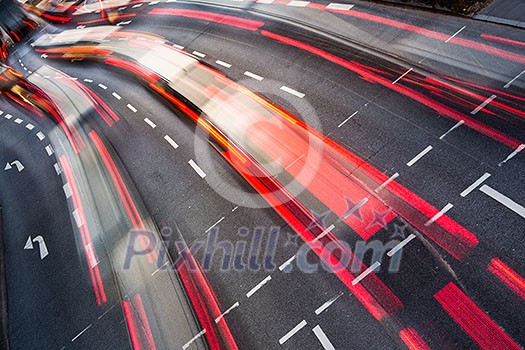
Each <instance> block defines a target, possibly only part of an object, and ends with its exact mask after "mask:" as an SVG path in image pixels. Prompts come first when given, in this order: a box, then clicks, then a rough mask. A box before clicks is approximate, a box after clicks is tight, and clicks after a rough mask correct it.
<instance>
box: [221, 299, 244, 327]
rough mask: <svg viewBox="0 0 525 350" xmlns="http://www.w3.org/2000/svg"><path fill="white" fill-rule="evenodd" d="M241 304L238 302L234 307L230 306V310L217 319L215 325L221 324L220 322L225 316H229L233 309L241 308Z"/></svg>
mask: <svg viewBox="0 0 525 350" xmlns="http://www.w3.org/2000/svg"><path fill="white" fill-rule="evenodd" d="M239 305H240V304H239V302H236V303H235V304H233V305H232V306H230V308H229V309H228V310H226V311H224V312H223V313H222V314H221V315H220V316H219V317H217V318H216V319H215V323H219V322H220V320H222V319H223V318H224V316H226V315H227V314H229V313H230V312H231V311H232V310H233V309H235V308H237V307H239Z"/></svg>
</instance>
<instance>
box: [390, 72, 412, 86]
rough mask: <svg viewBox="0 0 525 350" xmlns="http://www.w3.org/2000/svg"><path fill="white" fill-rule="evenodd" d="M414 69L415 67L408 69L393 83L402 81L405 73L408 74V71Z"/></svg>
mask: <svg viewBox="0 0 525 350" xmlns="http://www.w3.org/2000/svg"><path fill="white" fill-rule="evenodd" d="M412 69H414V68H410V69H409V70H407V71H406V72H405V73H403V74H402V75H401V76H400V77H399V78H397V79H396V80H394V81H393V82H392V85H394V84H395V83H397V82H398V81H400V80H401V79H403V78H404V77H405V75H407V74H408V73H410V72H412Z"/></svg>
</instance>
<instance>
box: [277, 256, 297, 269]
mask: <svg viewBox="0 0 525 350" xmlns="http://www.w3.org/2000/svg"><path fill="white" fill-rule="evenodd" d="M294 259H295V255H294V256H292V257H291V258H290V259H288V260H286V261H285V262H284V263H282V264H281V266H279V271H283V270H284V269H286V268H287V267H288V265H290V264H291V263H292V261H293V260H294Z"/></svg>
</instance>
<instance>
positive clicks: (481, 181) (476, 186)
mask: <svg viewBox="0 0 525 350" xmlns="http://www.w3.org/2000/svg"><path fill="white" fill-rule="evenodd" d="M489 177H490V174H489V173H485V174H483V175H481V177H480V178H479V179H477V180H476V181H475V182H474V183H473V184H472V185H470V186H469V187H467V188H466V189H465V190H464V191H463V192H461V193H460V194H459V195H460V196H461V197H466V196H468V194H469V193H470V192H472V191H474V190H475V189H476V188H478V186H479V185H481V184H482V183H483V182H484V181H485V180H486V179H488V178H489Z"/></svg>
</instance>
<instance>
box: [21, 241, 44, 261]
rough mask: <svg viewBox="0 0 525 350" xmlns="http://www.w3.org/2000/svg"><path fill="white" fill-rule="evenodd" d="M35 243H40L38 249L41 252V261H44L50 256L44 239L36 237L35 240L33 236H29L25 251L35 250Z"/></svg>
mask: <svg viewBox="0 0 525 350" xmlns="http://www.w3.org/2000/svg"><path fill="white" fill-rule="evenodd" d="M33 242H35V243H38V248H39V250H40V260H44V258H45V257H46V256H48V255H49V251H48V250H47V245H46V242H45V241H44V237H42V236H36V237H35V238H33V239H31V236H29V237H28V238H27V241H26V244H25V246H24V249H34V246H33Z"/></svg>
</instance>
